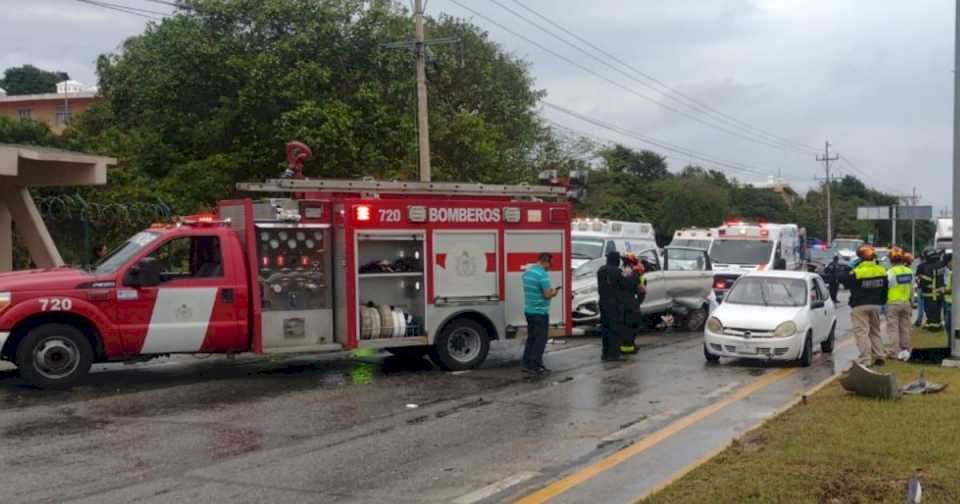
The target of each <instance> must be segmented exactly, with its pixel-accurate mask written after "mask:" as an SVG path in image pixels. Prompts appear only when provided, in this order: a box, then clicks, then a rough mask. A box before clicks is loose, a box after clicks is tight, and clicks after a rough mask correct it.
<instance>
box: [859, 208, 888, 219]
mask: <svg viewBox="0 0 960 504" xmlns="http://www.w3.org/2000/svg"><path fill="white" fill-rule="evenodd" d="M857 220H890V207H888V206H875V207H857Z"/></svg>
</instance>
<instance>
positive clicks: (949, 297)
mask: <svg viewBox="0 0 960 504" xmlns="http://www.w3.org/2000/svg"><path fill="white" fill-rule="evenodd" d="M943 275H944V276H945V277H947V281H946V282H945V283H946V284H947V286H946V287H947V290H945V291H944V292H943V299H944V301H946V302H947V303H950V304H953V270H952V269H948V270H947V271H945V272H944V274H943Z"/></svg>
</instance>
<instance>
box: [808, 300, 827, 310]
mask: <svg viewBox="0 0 960 504" xmlns="http://www.w3.org/2000/svg"><path fill="white" fill-rule="evenodd" d="M825 306H827V302H826V301H812V302H811V303H810V308H812V309H814V310H819V309H820V308H823V307H825Z"/></svg>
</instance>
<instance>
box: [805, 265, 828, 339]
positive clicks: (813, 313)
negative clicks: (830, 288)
mask: <svg viewBox="0 0 960 504" xmlns="http://www.w3.org/2000/svg"><path fill="white" fill-rule="evenodd" d="M808 288H809V289H810V305H809V306H810V324H811V325H812V326H813V341H814V342H820V341H824V340H826V339H827V335H828V334H829V332H830V322H831V320H832V319H831V317H830V316H829V313H828V310H827V303H829V302H830V299H829V296H828V295H827V293H826V290H824V289H823V288H821V287H820V284H819V283H817V281H816V279H814V278H811V279H810V281H809V284H808Z"/></svg>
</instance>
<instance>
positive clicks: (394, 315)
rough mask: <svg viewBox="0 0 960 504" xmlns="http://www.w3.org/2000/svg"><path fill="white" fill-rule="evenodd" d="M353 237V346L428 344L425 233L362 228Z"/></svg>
mask: <svg viewBox="0 0 960 504" xmlns="http://www.w3.org/2000/svg"><path fill="white" fill-rule="evenodd" d="M356 240H357V244H356V251H357V261H356V264H357V271H356V272H355V274H356V275H357V282H356V285H357V306H358V307H360V309H359V310H358V314H357V316H358V319H359V320H358V322H359V324H358V327H359V328H360V332H359V336H360V338H359V342H358V345H359V346H361V347H391V346H408V345H425V344H427V338H426V331H425V329H424V318H425V311H426V285H425V279H424V270H423V265H424V257H425V254H426V251H425V249H424V245H425V244H424V232H423V231H419V230H417V231H365V232H362V233H358V234H357V237H356Z"/></svg>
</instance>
